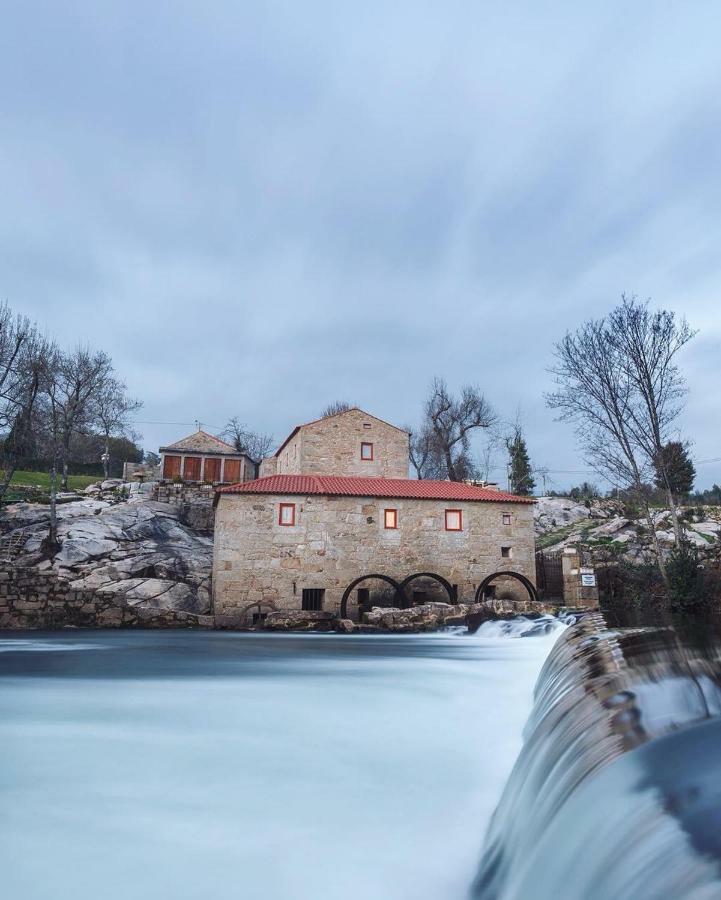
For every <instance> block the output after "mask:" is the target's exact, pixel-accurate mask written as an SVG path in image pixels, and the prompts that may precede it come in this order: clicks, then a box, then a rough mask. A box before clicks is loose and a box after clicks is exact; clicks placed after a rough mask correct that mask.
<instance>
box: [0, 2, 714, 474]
mask: <svg viewBox="0 0 721 900" xmlns="http://www.w3.org/2000/svg"><path fill="white" fill-rule="evenodd" d="M594 6H595V7H596V9H595V10H592V8H591V7H592V4H589V3H578V2H573V3H571V2H569V3H555V4H554V3H544V4H539V3H535V2H528V3H522V2H517V3H508V2H500V3H487V2H483V0H474V2H453V0H444V2H438V3H433V4H430V3H422V2H419V0H414V2H403V0H395V2H392V3H389V2H387V0H384V2H372V0H366V2H363V3H358V2H355V3H342V2H338V0H335V2H328V3H316V2H312V0H291V2H287V3H277V2H267V0H266V2H262V3H243V2H242V0H234V2H213V0H203V2H202V3H201V2H196V0H194V2H185V3H183V2H176V3H167V2H162V0H157V2H154V3H148V2H142V3H140V2H133V0H122V2H121V0H117V2H103V0H93V2H92V3H91V2H87V0H82V2H77V3H72V2H61V0H50V2H33V0H9V2H6V3H4V4H3V17H2V27H1V28H0V197H1V198H2V199H1V206H0V209H1V210H2V215H1V217H0V228H2V234H1V235H0V296H2V298H4V299H7V301H8V302H9V303H10V304H11V305H12V306H13V307H15V308H16V309H19V310H22V311H23V312H26V313H27V314H29V315H30V316H32V317H33V318H35V319H36V320H37V321H38V322H39V323H40V324H41V325H42V326H43V327H45V328H47V330H48V331H49V332H50V333H52V334H54V335H56V336H57V337H58V338H59V339H60V340H61V341H62V342H64V343H66V344H72V343H73V342H76V341H78V340H81V339H82V340H87V341H89V342H91V343H92V344H93V345H95V346H97V347H99V348H102V349H105V350H107V351H108V352H109V353H110V354H111V355H112V357H113V359H114V360H115V362H116V365H117V368H118V370H119V371H120V373H121V374H122V376H123V377H124V378H125V379H126V380H127V382H128V385H129V386H130V389H131V391H132V392H133V393H134V394H136V395H137V396H138V397H140V398H142V399H143V400H144V403H145V406H144V409H143V410H142V414H140V415H139V416H138V418H139V419H140V420H142V422H141V424H138V426H137V428H138V430H139V431H140V432H141V433H142V434H143V445H144V446H145V447H146V448H148V449H154V448H157V446H158V445H159V444H161V443H164V442H169V441H172V440H176V439H178V438H180V437H182V436H183V435H184V434H186V433H187V432H189V431H192V430H193V429H192V423H193V421H194V420H195V419H200V420H201V421H202V422H203V423H205V427H206V428H207V430H209V431H217V430H218V429H219V428H220V427H222V426H223V424H224V423H225V421H226V420H227V419H228V418H229V417H230V416H233V415H238V416H240V417H241V418H242V419H244V420H245V421H247V422H248V423H249V424H250V425H252V426H254V427H256V428H257V429H260V430H263V431H269V432H272V433H273V434H274V435H275V437H276V438H277V439H279V440H280V439H282V438H283V437H285V435H286V434H287V432H288V431H289V430H290V428H291V426H293V425H294V424H296V423H298V422H302V421H305V420H307V419H312V418H315V417H316V416H317V415H318V413H319V412H320V410H321V409H322V407H323V406H324V405H325V404H326V403H327V402H329V401H332V400H335V399H337V398H346V399H348V400H350V401H353V402H355V403H357V404H359V405H360V406H362V407H364V408H365V409H367V410H369V411H370V412H373V413H375V414H377V415H379V416H381V417H383V418H386V419H389V420H390V421H392V422H396V423H404V422H411V423H414V422H415V421H417V419H418V417H419V415H420V408H421V403H422V399H423V396H424V394H425V392H426V389H427V385H428V382H429V380H430V379H431V377H432V375H433V374H439V375H442V376H444V377H445V378H446V379H447V380H448V382H449V384H450V385H451V386H452V387H454V388H455V387H458V386H459V385H461V384H462V383H464V382H473V383H477V384H479V385H480V386H481V387H482V388H483V389H484V391H485V392H486V394H487V396H488V398H489V399H490V401H491V402H492V404H493V405H494V407H495V408H496V409H497V411H498V413H499V415H501V416H502V417H506V418H513V416H514V415H515V410H516V408H517V407H519V406H520V408H521V411H522V415H523V418H524V421H525V424H526V430H527V437H528V444H529V450H530V453H531V457H532V459H533V461H534V463H535V464H537V465H545V466H548V467H549V468H550V469H551V470H553V471H555V472H557V474H555V475H553V478H554V479H555V483H556V486H557V487H563V486H567V485H569V484H571V483H574V482H578V481H580V480H581V479H582V478H583V477H584V471H583V470H585V469H586V466H585V464H584V462H583V460H582V459H581V457H580V456H579V454H578V452H577V449H576V447H575V444H574V437H573V432H572V430H571V428H569V427H568V426H565V425H561V424H558V423H555V422H553V418H552V414H550V413H549V412H547V411H546V410H545V408H544V403H543V391H544V389H546V388H547V387H548V376H547V375H546V372H545V370H546V367H547V366H548V365H549V363H550V353H551V347H552V344H553V342H554V341H555V340H557V339H558V338H559V337H561V336H562V334H563V332H564V331H565V330H566V329H567V328H574V327H576V326H577V325H579V324H580V323H581V322H582V321H583V320H584V319H586V318H588V317H589V316H594V315H600V314H602V313H603V312H605V311H607V310H608V309H610V308H611V307H612V306H613V305H614V304H615V303H616V302H617V301H618V299H619V296H620V294H621V292H622V291H625V292H627V293H636V294H638V295H639V296H642V297H647V296H650V297H652V298H653V300H654V302H655V303H657V304H658V305H662V306H666V307H670V308H672V309H675V310H677V311H678V312H679V313H681V314H684V315H686V316H687V318H688V319H689V321H690V322H691V324H692V325H693V326H694V327H697V328H699V329H700V334H699V336H698V337H697V338H696V339H695V340H694V342H693V343H692V345H690V347H689V349H688V350H687V351H686V352H685V354H684V358H683V366H684V368H685V370H686V372H687V375H688V382H689V386H690V388H691V393H690V397H689V404H688V410H687V414H686V416H685V420H684V422H683V429H684V431H683V434H684V436H685V437H690V438H692V439H693V440H694V455H695V456H696V458H697V459H698V460H705V459H711V458H718V457H721V440H720V434H721V426H720V424H719V423H720V422H721V384H720V380H721V379H720V375H721V303H719V292H720V291H719V289H720V288H721V246H720V240H719V239H720V238H721V171H720V168H721V52H720V51H719V47H720V46H721V7H719V4H718V3H717V2H709V3H701V2H684V3H680V2H679V3H672V2H668V3H664V4H659V3H643V2H635V3H628V2H624V3H612V2H605V3H603V4H594ZM150 422H152V423H189V424H188V425H185V424H177V425H171V424H168V425H159V424H146V423H150ZM498 463H499V464H500V463H501V459H500V458H499V459H498ZM698 471H699V478H698V480H697V483H698V484H699V486H701V487H704V486H710V484H711V483H712V481H714V480H715V481H718V482H721V461H719V462H716V463H704V464H699V466H698ZM494 474H495V475H496V476H497V477H501V476H502V472H501V471H498V472H496V473H494Z"/></svg>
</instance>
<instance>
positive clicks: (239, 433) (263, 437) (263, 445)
mask: <svg viewBox="0 0 721 900" xmlns="http://www.w3.org/2000/svg"><path fill="white" fill-rule="evenodd" d="M221 436H222V437H223V438H225V439H226V440H228V441H230V442H231V443H232V444H233V446H234V447H235V449H236V450H237V451H238V453H245V454H247V455H248V456H249V457H250V458H251V459H252V460H255V462H260V461H261V460H262V459H265V457H266V456H268V455H269V454H270V451H271V450H272V449H273V444H274V440H273V435H272V434H261V433H260V432H258V431H253V430H252V429H250V428H248V426H247V425H245V424H244V423H243V422H241V421H240V419H239V418H238V417H237V416H233V418H232V419H230V420H229V421H228V424H227V425H226V426H225V428H224V429H223V431H222V432H221Z"/></svg>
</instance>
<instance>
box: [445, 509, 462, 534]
mask: <svg viewBox="0 0 721 900" xmlns="http://www.w3.org/2000/svg"><path fill="white" fill-rule="evenodd" d="M446 531H463V513H462V511H461V510H460V509H447V510H446Z"/></svg>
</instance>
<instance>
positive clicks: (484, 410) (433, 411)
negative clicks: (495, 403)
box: [421, 378, 495, 481]
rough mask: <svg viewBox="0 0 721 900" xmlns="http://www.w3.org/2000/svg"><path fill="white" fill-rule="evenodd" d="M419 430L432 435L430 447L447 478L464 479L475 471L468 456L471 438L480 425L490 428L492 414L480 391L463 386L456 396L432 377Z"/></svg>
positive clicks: (492, 418)
mask: <svg viewBox="0 0 721 900" xmlns="http://www.w3.org/2000/svg"><path fill="white" fill-rule="evenodd" d="M424 413H425V415H424V424H423V428H422V429H421V431H424V430H428V432H429V433H430V434H431V435H432V446H433V447H434V448H435V452H437V453H438V454H439V456H440V458H441V459H442V461H443V465H444V469H445V476H446V478H448V479H449V480H450V481H464V480H465V479H468V478H472V477H474V475H475V474H476V472H475V466H474V464H473V461H472V460H471V457H470V437H471V434H472V433H473V432H474V431H475V430H477V429H479V428H489V427H490V426H491V425H492V424H493V423H494V422H495V416H494V414H493V412H492V410H491V407H490V404H489V403H488V402H487V400H486V399H485V397H484V396H483V394H481V392H480V390H479V389H478V388H476V387H472V386H471V385H466V386H465V387H463V388H461V393H460V396H459V397H454V396H452V394H451V393H450V392H449V390H448V387H447V385H446V383H445V381H444V380H443V379H442V378H434V379H433V383H432V385H431V391H430V396H429V397H428V400H427V401H426V404H425V410H424Z"/></svg>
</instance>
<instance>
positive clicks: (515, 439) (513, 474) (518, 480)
mask: <svg viewBox="0 0 721 900" xmlns="http://www.w3.org/2000/svg"><path fill="white" fill-rule="evenodd" d="M506 447H507V449H508V462H509V467H510V472H509V482H510V489H511V493H513V494H520V495H521V496H528V495H529V494H532V493H533V489H534V488H535V487H536V480H535V478H534V477H533V472H532V471H531V460H530V459H529V457H528V448H527V447H526V441H525V439H524V437H523V433H522V432H521V429H520V427H518V426H516V427H515V428H514V431H513V434H512V435H511V436H510V437H508V438H507V439H506Z"/></svg>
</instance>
